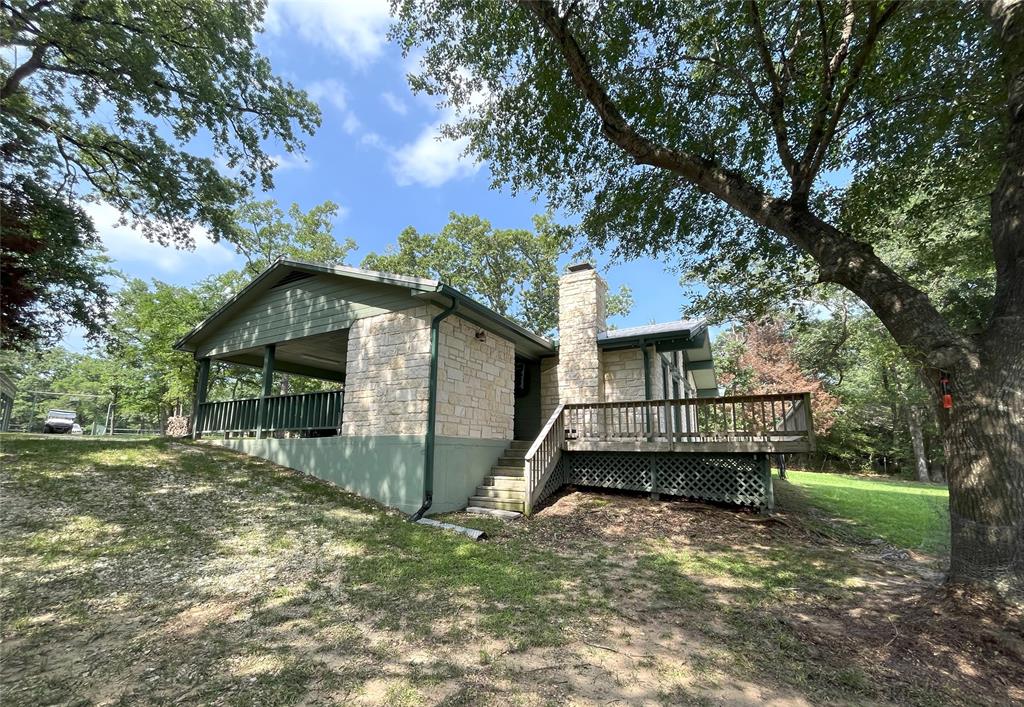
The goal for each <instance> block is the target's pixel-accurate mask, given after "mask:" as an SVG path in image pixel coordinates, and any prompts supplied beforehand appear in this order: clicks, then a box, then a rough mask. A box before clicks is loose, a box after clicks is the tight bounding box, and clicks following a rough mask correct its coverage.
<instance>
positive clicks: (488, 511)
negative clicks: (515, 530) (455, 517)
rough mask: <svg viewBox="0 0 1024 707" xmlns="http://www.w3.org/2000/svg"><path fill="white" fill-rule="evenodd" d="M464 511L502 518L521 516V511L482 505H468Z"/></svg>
mask: <svg viewBox="0 0 1024 707" xmlns="http://www.w3.org/2000/svg"><path fill="white" fill-rule="evenodd" d="M466 513H475V514H477V515H481V516H491V517H492V518H501V519H502V520H514V519H516V518H519V517H520V516H522V515H523V514H522V513H517V512H516V511H503V510H501V509H500V508H484V507H482V506H469V507H468V508H466Z"/></svg>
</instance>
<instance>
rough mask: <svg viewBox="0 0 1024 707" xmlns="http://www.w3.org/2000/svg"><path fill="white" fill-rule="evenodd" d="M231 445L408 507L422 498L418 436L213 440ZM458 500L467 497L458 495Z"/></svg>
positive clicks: (410, 509)
mask: <svg viewBox="0 0 1024 707" xmlns="http://www.w3.org/2000/svg"><path fill="white" fill-rule="evenodd" d="M214 444H219V445H221V446H224V447H228V448H230V449H234V450H236V451H239V452H244V453H245V454H251V455H253V456H256V457H260V458H262V459H266V460H268V461H271V462H273V463H275V464H280V465H281V466H287V467H290V468H292V469H298V470H299V471H303V472H305V473H307V474H311V475H313V476H316V477H317V478H320V479H324V480H325V481H330V482H331V483H334V484H337V485H338V486H340V487H341V488H343V489H345V490H346V491H351V492H353V493H357V494H359V495H360V496H363V497H365V498H373V499H376V500H378V501H380V502H381V503H383V504H384V505H386V506H391V507H393V508H398V509H399V510H401V511H404V512H405V513H412V512H413V511H415V510H416V509H417V508H419V507H420V504H421V503H422V502H423V452H424V447H423V437H421V436H419V435H414V436H401V435H380V436H365V437H319V438H317V437H312V438H307V439H274V438H264V439H255V438H252V437H249V438H242V439H225V440H214ZM462 503H463V506H465V503H466V501H465V500H463V502H462Z"/></svg>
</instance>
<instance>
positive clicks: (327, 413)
mask: <svg viewBox="0 0 1024 707" xmlns="http://www.w3.org/2000/svg"><path fill="white" fill-rule="evenodd" d="M261 402H262V406H261ZM343 408H344V393H343V392H342V391H340V390H331V391H325V392H319V393H296V394H289V395H269V396H267V397H265V398H242V399H240V400H222V401H219V402H210V403H202V404H201V405H199V409H198V412H197V418H198V419H197V420H196V429H197V430H198V431H199V432H200V433H203V434H205V433H214V432H259V431H261V430H262V431H264V432H273V431H277V430H324V429H338V428H340V427H341V418H342V411H343Z"/></svg>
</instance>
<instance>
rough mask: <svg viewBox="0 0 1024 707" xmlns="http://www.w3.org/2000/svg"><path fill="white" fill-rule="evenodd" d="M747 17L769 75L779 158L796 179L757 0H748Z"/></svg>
mask: <svg viewBox="0 0 1024 707" xmlns="http://www.w3.org/2000/svg"><path fill="white" fill-rule="evenodd" d="M747 19H748V22H749V23H750V28H751V30H752V31H753V33H754V45H755V46H756V47H757V52H758V55H759V56H760V58H761V66H762V68H763V69H764V72H765V75H766V76H767V77H768V85H769V87H770V89H771V98H770V99H769V101H768V103H767V105H766V106H765V107H766V109H767V111H768V118H769V120H771V124H772V130H773V131H774V133H775V143H776V145H777V146H778V150H779V159H780V160H781V161H782V166H783V167H785V168H786V173H787V174H789V177H790V179H796V176H797V173H798V165H797V164H796V161H795V160H794V159H793V153H792V152H791V151H790V148H789V134H788V131H787V129H786V114H785V110H786V109H785V99H784V96H783V94H782V86H781V84H780V83H779V74H778V72H776V71H775V62H774V60H773V59H772V55H771V50H770V49H769V47H768V42H767V40H766V39H765V36H764V25H763V24H762V23H761V12H760V10H758V8H757V0H748V2H747ZM752 90H753V89H752ZM755 97H756V93H755Z"/></svg>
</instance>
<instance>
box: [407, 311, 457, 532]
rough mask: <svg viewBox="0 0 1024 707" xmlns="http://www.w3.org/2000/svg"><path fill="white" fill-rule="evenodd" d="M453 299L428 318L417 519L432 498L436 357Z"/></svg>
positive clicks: (420, 516) (413, 516) (415, 515)
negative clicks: (427, 377)
mask: <svg viewBox="0 0 1024 707" xmlns="http://www.w3.org/2000/svg"><path fill="white" fill-rule="evenodd" d="M457 304H458V303H457V302H456V301H455V299H454V298H453V299H452V303H451V305H450V306H449V307H448V308H447V309H445V310H444V311H442V312H441V313H440V314H437V315H435V316H434V318H433V319H431V320H430V382H429V384H428V392H427V434H426V436H425V437H424V440H423V505H422V506H421V507H420V509H419V510H418V511H416V512H415V513H414V514H413V515H412V516H411V518H410V519H411V520H419V519H420V518H422V517H423V514H424V513H426V512H427V509H428V508H430V504H431V503H432V502H433V500H434V437H435V433H436V428H437V358H438V351H439V349H440V339H441V322H442V321H444V320H445V319H446V318H447V317H448V315H450V314H451V313H452V312H454V311H455V307H456V306H457Z"/></svg>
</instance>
